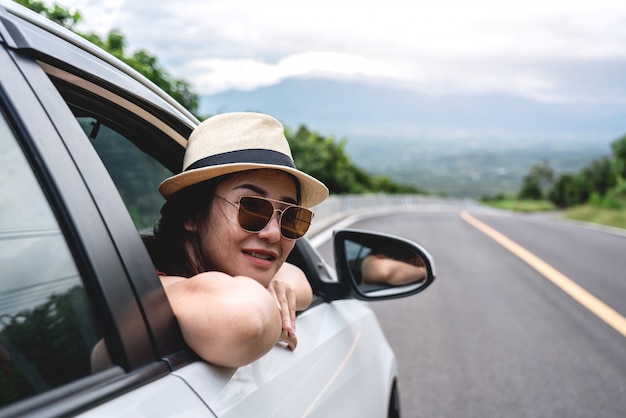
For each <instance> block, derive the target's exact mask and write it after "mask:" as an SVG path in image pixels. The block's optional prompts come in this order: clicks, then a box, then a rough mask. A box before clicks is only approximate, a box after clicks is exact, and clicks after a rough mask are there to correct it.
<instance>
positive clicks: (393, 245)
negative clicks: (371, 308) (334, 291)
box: [335, 230, 435, 299]
mask: <svg viewBox="0 0 626 418" xmlns="http://www.w3.org/2000/svg"><path fill="white" fill-rule="evenodd" d="M335 250H336V253H337V254H336V256H337V257H336V260H337V261H338V265H337V269H338V271H342V272H343V273H344V276H345V275H348V276H350V280H351V281H352V284H353V289H354V290H356V296H357V297H359V298H361V299H380V298H383V299H384V298H386V297H398V296H406V295H410V294H414V293H417V292H419V291H421V290H423V289H424V288H426V287H427V286H428V285H430V283H432V281H433V280H434V278H435V274H434V267H433V262H432V259H431V257H430V255H429V254H428V253H427V252H426V250H424V249H423V248H421V247H420V246H419V245H417V244H415V243H413V242H411V241H407V240H404V239H401V238H397V237H392V236H389V235H383V234H374V233H370V232H364V231H350V230H343V231H337V232H336V233H335Z"/></svg>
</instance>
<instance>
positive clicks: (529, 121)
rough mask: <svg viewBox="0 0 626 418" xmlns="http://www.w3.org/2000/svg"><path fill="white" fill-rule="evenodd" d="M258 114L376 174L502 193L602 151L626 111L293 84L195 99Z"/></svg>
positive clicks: (216, 109)
mask: <svg viewBox="0 0 626 418" xmlns="http://www.w3.org/2000/svg"><path fill="white" fill-rule="evenodd" d="M229 111H260V112H265V113H269V114H271V115H273V116H275V117H277V118H278V119H279V120H281V121H282V122H283V123H284V124H285V126H286V127H288V128H289V129H292V130H295V129H297V128H298V127H299V126H300V125H301V124H304V125H306V126H307V127H308V128H309V129H310V130H313V131H316V132H318V133H319V134H321V135H324V136H333V137H335V138H337V139H345V140H346V141H347V143H346V150H347V152H348V153H349V154H350V156H351V158H352V159H353V161H354V162H355V163H356V164H358V165H359V166H361V167H363V168H364V169H366V170H368V171H370V172H372V173H375V174H386V175H389V176H391V177H392V178H394V179H395V180H398V181H403V182H405V183H409V184H414V185H417V186H419V187H424V188H429V189H431V190H438V191H443V192H445V193H448V194H450V195H455V196H470V197H476V196H481V195H484V194H492V193H496V192H510V191H512V190H515V189H516V188H517V187H519V184H520V182H521V178H522V176H523V175H524V174H526V173H527V172H528V171H529V169H530V167H531V166H532V164H534V163H537V162H540V161H542V160H544V159H547V160H549V161H550V162H551V164H552V165H553V167H554V168H556V169H557V170H559V171H575V170H578V169H580V168H581V167H582V166H584V165H585V164H587V163H588V162H590V161H591V160H592V159H594V158H598V157H599V156H602V155H608V154H610V149H609V144H610V142H612V141H613V140H615V139H616V138H618V137H619V136H621V135H623V134H624V133H625V132H626V108H624V107H622V108H619V107H615V106H609V105H599V104H563V103H550V104H548V103H537V102H533V101H530V100H524V99H520V98H515V97H509V96H504V95H482V96H481V95H476V96H427V95H424V94H418V93H415V92H412V91H409V90H406V89H405V90H400V89H394V88H390V87H386V86H380V85H367V84H359V83H354V82H351V83H347V82H346V83H342V82H337V81H326V80H314V79H291V80H287V81H285V82H283V83H281V84H278V85H275V86H271V87H265V88H261V89H257V90H255V91H250V92H242V91H229V92H226V93H221V94H217V95H213V96H203V97H201V112H202V113H203V114H207V115H209V114H216V113H222V112H229Z"/></svg>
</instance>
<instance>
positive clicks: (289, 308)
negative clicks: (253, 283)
mask: <svg viewBox="0 0 626 418" xmlns="http://www.w3.org/2000/svg"><path fill="white" fill-rule="evenodd" d="M267 290H268V291H269V292H270V293H271V294H272V296H274V299H276V303H277V304H278V309H279V310H280V316H281V319H282V332H281V334H280V338H279V341H282V342H285V343H287V347H288V348H289V349H290V350H294V349H295V348H296V345H298V339H297V337H296V300H297V295H296V292H295V291H294V290H293V288H292V287H291V285H290V284H289V283H287V282H286V281H283V280H276V279H272V281H270V284H269V286H268V287H267Z"/></svg>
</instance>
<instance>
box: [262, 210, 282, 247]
mask: <svg viewBox="0 0 626 418" xmlns="http://www.w3.org/2000/svg"><path fill="white" fill-rule="evenodd" d="M281 215H282V212H281V211H280V210H278V209H275V210H274V213H273V214H272V218H271V219H270V220H269V222H268V223H267V225H265V228H263V229H262V230H260V231H259V238H262V239H266V240H268V241H269V242H276V241H279V240H280V238H281V234H280V216H281Z"/></svg>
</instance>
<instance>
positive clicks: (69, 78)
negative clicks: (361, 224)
mask: <svg viewBox="0 0 626 418" xmlns="http://www.w3.org/2000/svg"><path fill="white" fill-rule="evenodd" d="M0 68H1V70H0V71H1V72H0V178H1V179H2V180H1V181H0V196H1V199H0V270H1V271H2V278H1V279H0V416H3V417H8V416H16V417H17V416H20V417H23V416H30V415H32V416H38V417H46V416H76V415H78V416H84V417H96V416H102V417H110V416H124V417H127V416H145V417H170V416H187V417H200V416H207V417H301V416H318V417H332V416H337V417H384V416H389V417H394V416H395V417H397V416H399V413H400V411H399V404H398V392H397V390H398V388H397V375H398V370H397V366H396V360H395V357H394V354H393V351H392V350H391V349H390V347H389V345H388V343H387V341H386V339H385V336H384V335H383V333H382V331H381V329H380V327H379V324H378V321H377V320H376V317H375V315H374V313H373V312H372V310H371V309H370V308H369V307H368V305H367V303H366V302H364V301H374V300H378V299H389V298H395V297H404V296H409V295H413V294H415V293H418V292H420V291H421V290H423V289H425V288H426V287H428V286H429V285H430V284H431V283H432V282H433V280H434V278H435V274H434V266H433V263H432V260H431V258H430V256H429V255H428V253H427V252H426V251H425V250H424V249H422V248H421V247H419V246H418V245H416V244H414V243H411V242H407V241H404V240H402V239H399V238H394V237H388V236H383V235H380V234H370V233H367V232H364V231H336V233H335V236H334V241H335V242H334V245H335V258H336V266H335V268H331V267H329V266H328V265H327V264H326V263H325V262H324V261H323V260H322V258H321V257H320V256H319V254H318V253H317V252H316V250H315V249H314V248H312V246H311V244H310V242H309V241H308V239H306V238H303V239H301V240H299V241H298V242H297V245H296V248H295V250H294V251H293V253H292V254H291V256H290V259H289V260H290V261H291V262H292V263H294V264H296V265H298V266H299V267H300V268H302V269H303V270H304V271H305V273H306V274H307V277H308V279H309V281H310V283H311V285H312V287H313V289H314V293H315V296H314V301H313V303H312V304H311V306H310V307H309V308H308V309H306V310H305V311H303V312H300V313H299V314H298V318H297V328H298V347H297V349H296V350H295V351H293V352H292V351H289V350H288V349H286V348H284V347H282V346H281V345H276V347H274V348H273V349H272V350H271V351H270V352H269V353H268V354H266V355H265V356H264V357H262V358H261V359H259V360H258V361H255V362H254V363H252V364H250V365H247V366H244V367H239V368H224V367H216V366H214V365H211V364H208V363H206V362H204V361H202V360H201V359H199V358H198V357H197V356H196V355H195V354H194V353H193V352H192V351H191V350H190V349H189V348H188V347H187V346H186V345H185V343H184V341H183V339H182V337H181V332H180V329H179V327H178V324H177V322H176V319H175V317H174V315H173V313H172V310H171V308H170V306H169V304H168V302H167V298H166V296H165V293H164V291H163V288H162V287H161V284H160V281H159V278H158V276H157V274H156V271H155V268H154V265H153V263H152V260H151V259H150V256H149V253H148V251H147V248H146V246H145V244H144V242H145V240H147V239H149V235H150V232H149V231H150V226H151V225H152V224H153V223H154V222H155V221H156V220H157V219H158V215H159V214H158V211H159V209H160V207H161V205H162V204H163V200H162V198H161V196H160V195H159V194H158V192H157V186H158V184H159V182H160V181H161V180H162V179H164V178H166V177H168V176H170V175H171V174H172V173H175V172H177V171H178V170H180V167H181V165H182V157H183V152H184V147H185V144H186V138H187V137H188V135H189V134H190V132H191V131H192V129H193V128H194V126H196V125H197V123H198V121H197V120H196V119H195V118H194V117H193V116H192V115H191V114H190V113H188V112H187V111H186V110H185V109H183V108H182V107H181V106H180V105H178V104H177V103H176V102H175V101H174V100H172V99H171V98H170V97H168V96H167V95H165V94H164V93H163V92H162V91H161V90H159V89H158V88H157V87H155V86H154V85H152V84H151V83H150V82H148V81H147V80H145V79H144V78H143V77H142V76H140V75H138V74H137V73H136V72H134V71H133V70H131V69H130V68H128V67H127V66H125V65H124V64H122V63H121V62H119V61H118V60H116V59H114V58H113V57H111V56H109V55H108V54H106V53H105V52H103V51H101V50H99V49H97V48H96V47H94V46H93V45H91V44H89V43H88V42H86V41H84V40H83V39H82V38H80V37H78V36H75V35H74V34H73V33H71V32H69V31H66V30H64V29H62V28H61V27H59V26H57V25H55V24H53V23H51V22H49V21H47V20H46V19H45V18H43V17H41V16H39V15H37V14H34V13H32V12H30V11H29V10H26V9H25V8H22V7H21V6H18V5H17V4H15V3H13V2H9V1H6V0H0ZM372 252H376V253H377V254H382V253H384V254H385V256H386V257H390V258H396V259H397V258H398V257H396V254H398V253H399V252H401V253H405V254H406V253H409V255H410V257H409V258H410V259H411V260H412V261H411V262H412V263H413V264H415V265H417V266H418V267H420V268H421V270H422V272H423V275H422V276H419V277H418V276H415V277H414V280H412V281H410V283H408V284H399V285H392V284H386V283H384V282H380V281H379V282H375V283H373V282H372V281H368V282H367V283H366V280H365V270H363V271H361V262H362V261H363V260H364V259H365V257H366V256H367V255H368V254H370V253H372ZM407 260H408V259H407V258H406V257H404V258H403V262H406V261H407ZM416 260H417V261H416ZM102 340H104V341H106V346H107V347H108V349H109V355H110V357H111V359H112V361H113V363H114V364H113V365H111V367H108V368H106V369H104V370H102V371H98V372H93V371H92V368H91V353H92V351H93V349H94V346H95V345H96V344H98V342H99V341H102Z"/></svg>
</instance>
